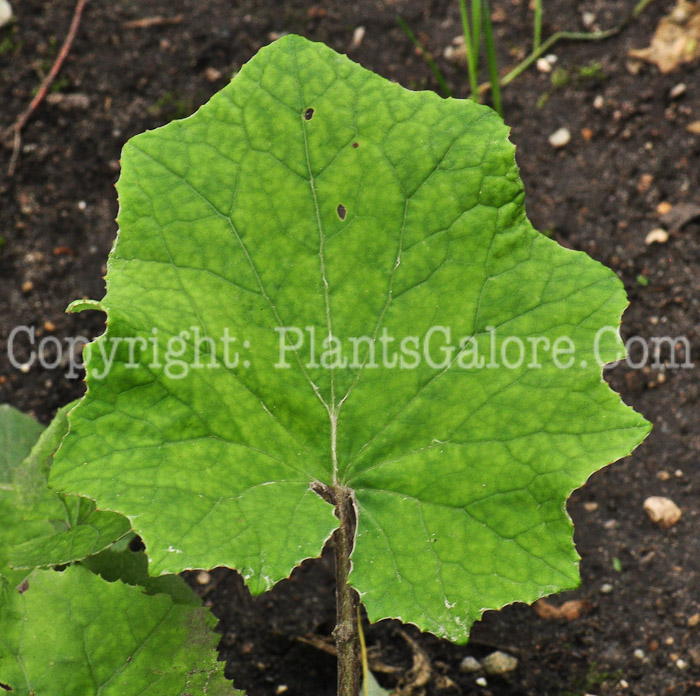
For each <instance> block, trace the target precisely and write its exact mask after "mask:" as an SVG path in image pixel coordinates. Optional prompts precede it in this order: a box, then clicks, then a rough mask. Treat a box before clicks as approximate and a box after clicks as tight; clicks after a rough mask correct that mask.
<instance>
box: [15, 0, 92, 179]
mask: <svg viewBox="0 0 700 696" xmlns="http://www.w3.org/2000/svg"><path fill="white" fill-rule="evenodd" d="M87 2H88V0H78V2H77V4H76V6H75V11H74V12H73V19H72V21H71V24H70V29H69V30H68V34H67V35H66V38H65V41H64V42H63V46H61V50H60V51H59V52H58V55H57V56H56V60H55V61H54V63H53V65H52V66H51V70H49V72H48V74H47V75H46V77H45V78H44V80H43V82H42V83H41V86H40V87H39V91H38V92H37V93H36V95H35V97H34V99H32V101H31V102H30V103H29V106H28V107H27V108H26V109H25V110H24V111H23V112H22V113H21V114H20V115H19V116H18V117H17V120H16V121H15V122H14V123H13V124H12V125H11V126H10V127H9V128H8V129H7V130H6V131H5V132H4V133H3V137H2V139H3V141H5V140H9V139H10V138H12V146H11V147H12V155H11V157H10V165H9V167H8V170H7V174H8V176H10V177H11V176H12V175H13V174H14V173H15V168H16V166H17V159H18V158H19V151H20V147H21V145H22V128H24V126H25V125H26V123H27V121H28V120H29V118H30V117H31V115H32V114H33V113H34V111H35V110H36V108H37V107H38V106H39V104H41V102H42V101H43V100H44V98H45V97H46V94H47V93H48V91H49V88H50V87H51V85H52V84H53V81H54V80H55V79H56V76H57V75H58V73H59V71H60V70H61V67H62V65H63V63H64V61H65V60H66V57H67V56H68V53H69V52H70V49H71V46H72V44H73V40H74V39H75V35H76V34H77V33H78V27H79V26H80V20H81V17H82V14H83V10H84V9H85V5H86V4H87Z"/></svg>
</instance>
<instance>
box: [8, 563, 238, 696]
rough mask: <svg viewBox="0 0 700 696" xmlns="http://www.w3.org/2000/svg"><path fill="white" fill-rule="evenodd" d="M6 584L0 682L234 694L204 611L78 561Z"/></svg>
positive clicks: (110, 691)
mask: <svg viewBox="0 0 700 696" xmlns="http://www.w3.org/2000/svg"><path fill="white" fill-rule="evenodd" d="M27 584H28V586H27V588H26V589H25V591H24V592H23V593H22V594H20V593H19V592H18V591H16V590H14V589H10V588H9V587H8V586H7V584H6V583H4V582H3V587H2V588H0V589H2V595H3V596H2V601H1V602H0V682H2V683H3V684H5V685H6V686H8V687H10V688H11V690H12V693H13V694H14V695H16V696H30V695H31V694H36V695H37V696H43V695H46V696H48V695H49V694H66V695H67V694H70V695H71V696H88V695H89V696H93V695H95V694H101V696H140V695H141V694H146V693H147V694H150V695H152V696H190V695H192V694H207V695H211V696H223V695H224V694H227V695H232V694H233V693H234V692H233V690H232V689H231V684H230V682H228V681H226V679H224V677H223V673H222V672H223V669H222V666H221V664H220V663H219V664H217V662H216V651H215V650H214V648H215V647H216V642H217V640H218V639H219V636H217V634H215V633H214V632H213V630H212V628H213V624H214V623H215V621H214V618H213V617H212V616H211V614H210V613H209V612H208V611H207V610H206V609H204V608H201V607H193V606H189V605H186V604H176V603H175V602H173V600H172V598H171V597H170V596H169V595H167V594H157V595H147V594H144V593H143V591H142V590H141V588H138V587H132V586H131V585H125V584H124V583H122V582H119V581H116V582H113V583H109V582H106V581H104V580H103V579H102V578H101V577H99V576H97V575H93V574H92V573H91V572H90V571H89V570H88V569H87V568H84V567H82V566H80V565H75V566H70V567H69V568H67V569H66V570H65V571H64V572H61V573H59V572H56V571H53V570H37V571H34V572H33V573H32V574H31V575H30V576H29V578H28V580H27Z"/></svg>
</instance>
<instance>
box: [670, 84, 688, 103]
mask: <svg viewBox="0 0 700 696" xmlns="http://www.w3.org/2000/svg"><path fill="white" fill-rule="evenodd" d="M685 90H686V86H685V83H684V82H679V83H678V84H677V85H675V87H672V88H671V91H670V92H669V93H668V96H669V97H670V98H671V99H678V97H680V96H682V95H684V94H685Z"/></svg>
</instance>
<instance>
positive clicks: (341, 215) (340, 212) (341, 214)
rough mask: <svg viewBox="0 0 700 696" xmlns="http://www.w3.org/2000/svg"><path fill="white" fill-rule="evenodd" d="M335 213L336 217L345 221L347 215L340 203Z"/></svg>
mask: <svg viewBox="0 0 700 696" xmlns="http://www.w3.org/2000/svg"><path fill="white" fill-rule="evenodd" d="M337 212H338V217H339V218H340V219H341V220H345V216H346V215H347V214H348V211H347V209H346V208H345V206H344V205H343V204H342V203H340V204H339V205H338V208H337Z"/></svg>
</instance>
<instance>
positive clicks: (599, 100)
mask: <svg viewBox="0 0 700 696" xmlns="http://www.w3.org/2000/svg"><path fill="white" fill-rule="evenodd" d="M604 106H605V99H604V98H603V95H602V94H599V95H598V96H597V97H596V98H595V99H594V100H593V108H594V109H598V110H599V111H600V109H602V108H603V107H604Z"/></svg>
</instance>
